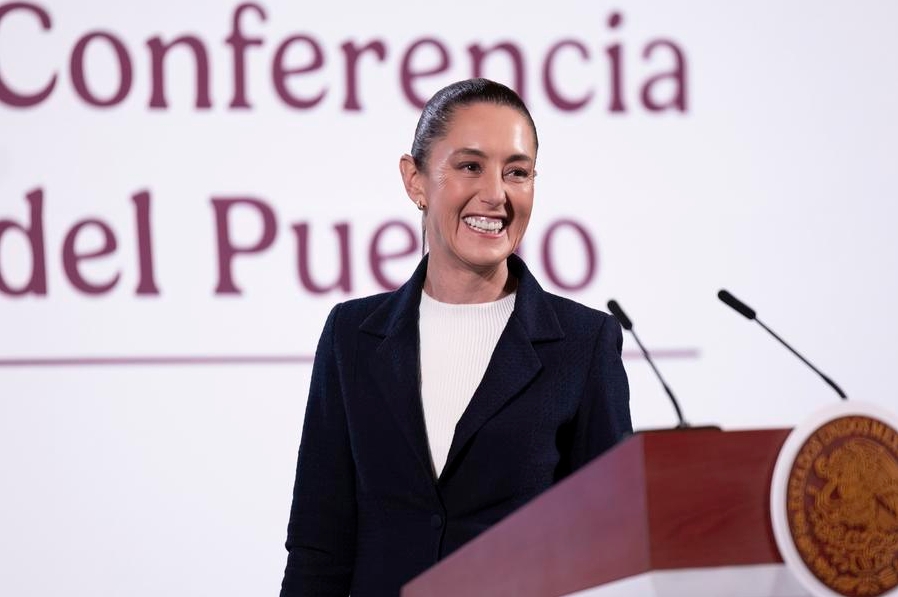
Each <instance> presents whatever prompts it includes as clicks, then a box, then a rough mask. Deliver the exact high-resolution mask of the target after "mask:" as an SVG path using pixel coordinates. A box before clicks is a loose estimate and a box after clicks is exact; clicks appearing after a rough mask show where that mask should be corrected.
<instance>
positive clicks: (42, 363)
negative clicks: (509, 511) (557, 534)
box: [0, 348, 699, 367]
mask: <svg viewBox="0 0 898 597" xmlns="http://www.w3.org/2000/svg"><path fill="white" fill-rule="evenodd" d="M649 354H651V356H652V357H653V358H655V359H697V358H698V357H699V351H698V349H697V348H664V349H657V350H650V351H649ZM623 358H624V359H627V360H631V359H642V358H643V356H642V353H640V352H639V351H636V350H625V351H624V352H623ZM314 360H315V357H314V356H313V355H304V354H298V355H289V354H287V355H147V356H115V357H111V356H103V357H22V358H0V367H116V366H134V365H157V366H158V365H189V366H194V365H307V364H311V363H312V362H313V361H314Z"/></svg>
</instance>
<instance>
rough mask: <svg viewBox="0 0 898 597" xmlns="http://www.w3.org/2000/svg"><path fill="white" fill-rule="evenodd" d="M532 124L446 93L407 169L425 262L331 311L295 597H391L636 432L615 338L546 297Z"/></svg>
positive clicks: (295, 548) (310, 445)
mask: <svg viewBox="0 0 898 597" xmlns="http://www.w3.org/2000/svg"><path fill="white" fill-rule="evenodd" d="M536 154H537V135H536V127H535V126H534V124H533V120H532V118H531V117H530V113H529V112H528V110H527V108H526V106H525V105H524V103H523V102H522V101H521V99H520V98H519V97H518V96H517V94H515V93H514V91H512V90H511V89H509V88H507V87H505V86H503V85H500V84H498V83H494V82H492V81H488V80H486V79H472V80H468V81H461V82H459V83H455V84H453V85H450V86H449V87H446V88H444V89H442V90H440V91H438V92H437V93H436V95H434V97H433V98H431V99H430V101H429V102H428V103H427V105H426V106H425V108H424V112H423V114H422V116H421V119H420V121H419V123H418V127H417V130H416V133H415V141H414V144H413V146H412V151H411V154H410V155H405V156H402V158H401V159H400V163H399V165H400V172H401V174H402V179H403V182H404V184H405V188H406V191H407V192H408V195H409V198H410V199H411V200H412V201H413V203H414V204H415V205H416V206H417V207H418V209H420V210H421V211H422V212H423V221H424V228H425V230H426V234H427V238H428V239H429V249H430V250H429V251H428V253H427V255H425V257H424V258H423V259H422V260H421V263H420V265H419V266H418V268H417V270H416V271H415V273H414V274H413V276H412V278H411V279H410V280H409V281H408V282H406V283H405V284H404V285H403V286H402V287H400V288H399V289H398V290H396V291H394V292H390V293H384V294H379V295H375V296H372V297H368V298H363V299H357V300H352V301H348V302H346V303H343V304H341V305H338V306H337V307H335V308H334V309H333V311H332V312H331V314H330V316H329V317H328V320H327V323H326V324H325V329H324V332H323V333H322V336H321V340H320V342H319V345H318V350H317V352H316V354H315V366H314V370H313V373H312V383H311V388H310V393H309V400H308V403H307V404H308V405H307V408H306V418H305V423H304V427H303V434H302V442H301V445H300V450H299V458H298V464H297V472H296V484H295V487H294V492H293V506H292V510H291V513H290V523H289V526H288V530H287V550H288V552H289V555H288V559H287V569H286V572H285V574H284V580H283V584H282V590H281V595H282V596H283V597H287V596H298V595H316V596H320V595H334V596H341V597H345V596H346V595H348V594H350V593H351V594H352V595H353V596H354V597H365V596H366V595H396V594H398V593H399V591H400V589H401V587H402V585H403V584H405V583H406V582H408V581H410V580H411V579H412V578H413V577H415V576H416V575H417V574H420V573H421V572H423V571H424V570H426V569H427V568H428V567H430V566H432V565H433V564H435V563H436V562H437V561H439V560H440V559H442V558H444V557H445V556H447V555H448V554H450V553H452V552H453V551H454V550H456V549H458V548H459V547H461V546H462V545H463V544H465V543H466V542H468V541H470V540H471V539H473V538H474V537H476V536H477V535H478V534H480V533H481V532H483V531H484V530H486V529H487V528H489V527H490V526H491V525H493V524H495V523H496V522H498V521H499V520H501V519H502V518H504V517H505V516H507V515H508V514H510V513H511V512H513V511H514V510H516V509H517V508H519V507H520V506H522V505H523V504H525V503H526V502H528V501H529V500H531V499H532V498H534V497H535V496H536V495H538V494H539V493H540V492H542V491H544V490H545V489H548V488H549V487H551V486H552V485H553V484H555V483H556V482H558V481H559V480H560V479H562V478H564V477H566V476H567V475H569V474H570V473H571V472H573V471H574V470H576V469H577V468H579V467H581V466H583V465H584V464H586V463H587V462H588V461H589V460H591V459H592V458H595V457H596V456H598V455H599V454H601V453H602V452H603V451H605V450H606V449H608V448H610V447H611V446H613V445H614V444H615V443H616V442H617V441H618V440H619V439H621V438H622V437H623V436H624V435H625V434H626V433H628V432H629V431H630V430H631V425H630V412H629V393H628V386H627V377H626V374H625V373H624V370H623V366H622V364H621V360H620V349H621V331H620V326H619V325H618V324H617V322H616V321H615V320H614V319H613V318H612V317H610V316H608V315H607V314H605V313H601V312H599V311H595V310H592V309H589V308H587V307H584V306H582V305H579V304H577V303H574V302H573V301H570V300H567V299H563V298H560V297H557V296H554V295H551V294H549V293H547V292H545V291H543V290H542V288H540V286H539V284H538V283H537V282H536V280H535V279H534V278H533V276H532V275H531V274H530V273H529V271H528V269H527V267H526V266H525V265H524V263H523V261H521V259H519V258H518V257H517V256H516V255H515V254H514V251H515V249H516V248H517V247H518V246H519V245H520V242H521V239H522V238H523V236H524V233H525V231H526V230H527V223H528V221H529V219H530V212H531V209H532V207H533V195H534V184H533V182H534V177H535V175H536V169H535V168H536Z"/></svg>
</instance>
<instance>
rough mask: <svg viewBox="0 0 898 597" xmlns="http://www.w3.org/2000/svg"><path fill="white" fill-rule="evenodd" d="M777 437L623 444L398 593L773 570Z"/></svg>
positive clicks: (519, 589) (545, 592)
mask: <svg viewBox="0 0 898 597" xmlns="http://www.w3.org/2000/svg"><path fill="white" fill-rule="evenodd" d="M788 434H789V430H786V429H772V430H763V431H731V432H723V431H719V430H710V429H709V430H683V431H659V432H647V433H640V434H637V435H634V436H631V437H630V438H628V439H626V440H625V441H623V442H621V443H620V444H618V445H617V446H615V447H614V448H613V449H612V450H609V451H608V452H607V453H606V454H604V455H602V456H601V457H599V458H597V459H596V460H594V461H593V462H591V463H590V464H588V465H587V466H585V467H583V468H582V469H580V470H579V471H577V472H576V473H575V474H574V475H572V476H570V477H569V478H567V479H565V480H564V481H562V482H561V483H559V484H558V485H557V486H555V487H553V488H552V489H551V490H549V491H547V492H546V493H544V494H542V495H541V496H539V497H538V498H536V499H534V500H533V501H532V502H530V503H528V504H527V505H525V506H524V507H522V508H521V509H519V510H518V511H516V512H514V513H513V514H511V515H510V516H508V517H507V518H505V519H504V520H502V521H501V522H499V523H498V524H497V525H495V526H494V527H492V528H491V529H490V530H488V531H487V532H485V533H483V534H482V535H480V536H479V537H477V538H476V539H474V540H473V541H471V542H470V543H468V544H467V545H465V546H464V547H462V548H461V549H459V550H458V551H456V552H455V553H453V554H452V555H450V556H449V557H448V558H446V559H445V560H443V561H442V562H440V563H439V564H438V565H436V566H434V567H433V568H431V569H430V570H427V571H426V572H424V573H423V574H421V575H420V576H418V577H417V578H415V579H414V580H412V581H411V582H409V583H408V584H407V585H405V587H403V590H402V596H403V597H425V596H426V597H442V596H447V597H448V596H452V597H458V596H460V595H464V596H473V595H490V596H500V595H515V596H529V595H532V596H539V597H544V596H550V595H568V594H571V593H576V592H578V591H585V590H587V589H592V588H596V587H602V586H604V585H607V584H608V583H613V582H614V581H620V580H621V579H627V578H630V577H635V576H637V575H643V574H645V573H649V572H654V571H673V570H682V569H709V568H715V567H738V566H751V565H759V564H777V563H781V562H782V559H781V557H780V554H779V551H778V550H777V548H776V544H775V540H774V537H773V531H772V529H771V525H770V513H769V511H770V507H769V491H770V481H771V476H772V474H773V468H774V464H775V462H776V458H777V455H778V452H779V450H780V447H781V446H782V445H783V442H784V441H785V440H786V437H787V436H788ZM759 593H764V591H760V592H759ZM759 593H755V594H759ZM595 594H599V593H595ZM630 594H640V593H638V592H637V593H633V592H632V591H631V592H630ZM724 594H735V592H733V593H724ZM767 594H771V593H767ZM784 594H785V593H784ZM788 594H801V593H788Z"/></svg>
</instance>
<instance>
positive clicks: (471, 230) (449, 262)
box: [412, 103, 536, 271]
mask: <svg viewBox="0 0 898 597" xmlns="http://www.w3.org/2000/svg"><path fill="white" fill-rule="evenodd" d="M535 164H536V147H535V139H534V136H533V130H532V129H531V128H530V124H529V122H528V121H527V119H526V118H525V117H524V116H523V115H522V114H521V113H520V112H518V111H517V110H515V109H514V108H511V107H508V106H499V105H496V104H490V103H477V104H472V105H470V106H464V107H461V108H458V109H457V110H456V111H455V113H454V115H453V117H452V120H451V121H450V122H449V125H448V127H447V133H446V136H445V137H443V138H442V139H439V140H438V141H436V142H434V143H433V145H432V146H431V150H430V157H429V159H428V163H427V172H426V173H420V172H419V173H417V174H418V176H419V177H420V178H419V181H420V187H421V190H422V200H423V202H424V203H425V205H426V206H427V207H426V211H425V227H426V230H427V241H428V244H429V247H430V261H431V263H432V264H433V265H439V266H441V267H446V266H448V267H449V268H453V269H454V268H458V267H461V268H463V269H467V270H471V271H484V270H489V269H493V268H495V267H496V266H497V265H500V264H503V263H504V261H505V259H506V258H507V257H508V256H509V255H510V254H511V253H512V252H513V251H514V250H515V249H516V248H517V247H518V245H519V244H520V243H521V239H522V238H523V236H524V231H525V230H526V229H527V223H528V222H529V221H530V212H531V209H532V207H533V178H534V174H535V170H534V167H535ZM412 199H413V200H417V199H416V197H414V196H413V197H412Z"/></svg>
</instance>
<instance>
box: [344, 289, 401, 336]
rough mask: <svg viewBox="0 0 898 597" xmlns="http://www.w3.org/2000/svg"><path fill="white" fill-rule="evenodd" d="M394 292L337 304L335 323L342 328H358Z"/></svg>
mask: <svg viewBox="0 0 898 597" xmlns="http://www.w3.org/2000/svg"><path fill="white" fill-rule="evenodd" d="M394 293H395V291H393V292H381V293H379V294H372V295H370V296H363V297H361V298H355V299H350V300H348V301H344V302H342V303H339V304H337V305H336V306H335V307H334V309H333V311H334V318H335V324H336V325H337V326H338V327H340V328H341V329H346V328H347V327H351V328H353V329H355V328H358V327H359V326H360V325H361V323H362V322H363V321H365V319H367V318H368V316H369V315H371V314H372V313H373V312H374V311H376V310H377V308H378V307H380V306H381V305H382V304H383V303H384V302H385V301H386V300H387V299H388V298H390V296H391V295H393V294H394Z"/></svg>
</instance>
